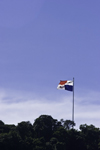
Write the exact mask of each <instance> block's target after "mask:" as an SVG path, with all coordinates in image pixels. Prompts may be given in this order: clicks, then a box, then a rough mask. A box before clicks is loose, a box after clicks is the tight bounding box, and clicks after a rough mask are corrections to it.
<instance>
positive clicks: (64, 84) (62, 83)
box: [57, 80, 73, 91]
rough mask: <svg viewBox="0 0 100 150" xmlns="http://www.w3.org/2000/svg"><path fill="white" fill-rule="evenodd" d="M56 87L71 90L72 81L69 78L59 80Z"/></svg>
mask: <svg viewBox="0 0 100 150" xmlns="http://www.w3.org/2000/svg"><path fill="white" fill-rule="evenodd" d="M57 89H63V90H68V91H73V81H70V80H65V81H60V83H59V84H58V86H57Z"/></svg>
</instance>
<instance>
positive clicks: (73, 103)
mask: <svg viewBox="0 0 100 150" xmlns="http://www.w3.org/2000/svg"><path fill="white" fill-rule="evenodd" d="M72 121H73V122H74V78H73V103H72Z"/></svg>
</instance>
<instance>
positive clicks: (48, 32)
mask: <svg viewBox="0 0 100 150" xmlns="http://www.w3.org/2000/svg"><path fill="white" fill-rule="evenodd" d="M99 48H100V0H96V1H94V0H88V1H87V0H81V1H80V0H71V1H66V0H63V1H61V0H28V1H27V0H9V1H7V0H3V1H2V0H0V120H2V121H3V122H4V123H5V124H15V125H17V124H18V123H19V122H22V121H30V122H31V123H32V124H33V123H34V120H35V119H36V118H38V117H39V116H40V115H43V114H46V115H51V116H52V117H53V118H54V119H58V120H60V119H62V118H63V119H64V120H71V119H72V95H73V94H72V92H69V91H65V90H57V85H58V84H59V82H60V80H73V77H74V81H75V82H74V89H75V90H74V94H75V96H74V100H75V103H74V104H75V114H74V115H75V116H74V119H75V120H74V121H75V123H76V128H77V129H79V126H80V125H81V124H88V125H90V124H93V125H94V126H96V127H100V116H99V114H100V79H99V78H100V67H99V65H100V50H99Z"/></svg>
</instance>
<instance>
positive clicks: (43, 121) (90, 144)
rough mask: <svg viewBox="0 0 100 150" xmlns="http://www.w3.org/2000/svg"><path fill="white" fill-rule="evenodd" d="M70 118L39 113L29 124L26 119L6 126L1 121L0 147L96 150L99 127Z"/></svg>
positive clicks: (99, 142)
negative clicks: (76, 127)
mask: <svg viewBox="0 0 100 150" xmlns="http://www.w3.org/2000/svg"><path fill="white" fill-rule="evenodd" d="M74 126H75V123H74V122H73V121H70V120H65V121H64V120H63V119H61V120H60V121H58V120H56V119H53V118H52V117H51V116H48V115H41V116H40V117H39V118H37V119H36V120H35V121H34V124H33V125H32V124H31V123H30V122H29V121H27V122H25V121H23V122H21V123H18V125H17V126H15V125H7V124H5V123H4V122H2V121H0V150H75V149H76V150H99V149H100V129H99V128H96V127H95V126H93V125H86V124H83V125H80V130H79V131H78V130H76V129H74Z"/></svg>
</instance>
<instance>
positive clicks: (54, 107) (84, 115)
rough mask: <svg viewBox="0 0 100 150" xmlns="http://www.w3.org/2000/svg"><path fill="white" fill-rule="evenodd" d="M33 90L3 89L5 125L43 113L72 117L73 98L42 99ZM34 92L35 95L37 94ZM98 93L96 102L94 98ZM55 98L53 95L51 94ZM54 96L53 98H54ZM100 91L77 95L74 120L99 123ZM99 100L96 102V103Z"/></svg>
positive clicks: (0, 113) (0, 111) (0, 103)
mask: <svg viewBox="0 0 100 150" xmlns="http://www.w3.org/2000/svg"><path fill="white" fill-rule="evenodd" d="M30 95H31V94H30V93H20V92H18V91H17V92H16V91H4V90H1V91H0V120H2V121H3V122H4V123H6V124H15V125H17V123H19V122H21V121H30V122H31V123H33V122H34V120H35V119H36V118H37V117H39V116H40V115H42V114H46V115H51V116H52V117H53V118H54V119H58V120H60V119H62V118H63V119H70V120H71V119H72V97H71V96H68V97H65V96H64V97H62V98H60V99H58V101H57V100H56V101H51V100H50V99H49V100H48V98H46V97H42V98H40V97H39V96H36V95H35V94H33V96H32V95H31V96H30ZM34 95H35V96H34ZM96 96H97V101H95V97H96ZM52 97H53V98H54V95H52ZM53 98H52V99H53ZM99 98H100V94H99V93H97V92H89V93H88V94H87V95H86V94H85V95H84V96H82V97H81V96H76V97H75V123H76V128H77V129H78V128H79V125H80V124H85V123H86V124H89V125H90V124H93V125H95V126H96V127H99V125H100V121H99V120H100V116H99V115H98V114H99V113H100V107H99V105H100V104H98V99H99ZM96 102H97V103H96Z"/></svg>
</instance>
